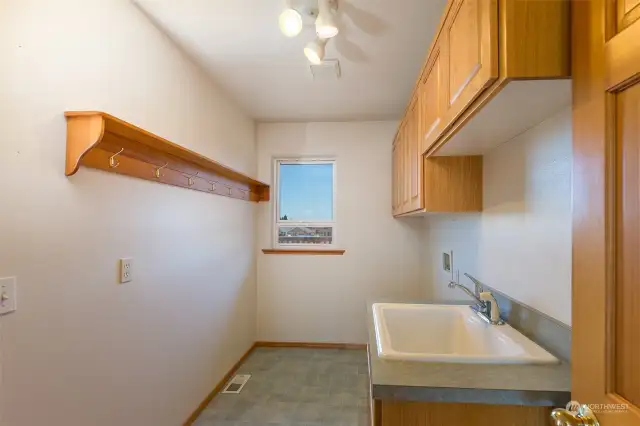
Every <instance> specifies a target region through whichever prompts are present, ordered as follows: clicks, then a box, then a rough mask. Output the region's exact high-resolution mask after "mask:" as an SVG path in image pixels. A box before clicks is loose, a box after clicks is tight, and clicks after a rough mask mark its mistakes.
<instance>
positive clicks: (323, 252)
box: [262, 249, 345, 256]
mask: <svg viewBox="0 0 640 426" xmlns="http://www.w3.org/2000/svg"><path fill="white" fill-rule="evenodd" d="M262 252H263V253H264V254H293V255H313V256H317V255H320V256H342V255H343V254H344V252H345V251H344V250H322V249H301V250H292V249H262Z"/></svg>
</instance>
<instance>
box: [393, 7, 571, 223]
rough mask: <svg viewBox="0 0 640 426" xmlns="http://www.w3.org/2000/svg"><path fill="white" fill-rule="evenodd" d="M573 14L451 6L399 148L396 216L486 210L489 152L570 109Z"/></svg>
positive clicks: (412, 102) (396, 154) (395, 159)
mask: <svg viewBox="0 0 640 426" xmlns="http://www.w3.org/2000/svg"><path fill="white" fill-rule="evenodd" d="M569 10H570V9H569V0H544V1H540V0H518V1H513V0H449V2H448V3H447V6H446V8H445V12H444V14H443V17H442V18H441V22H440V25H439V27H438V30H437V32H436V34H435V37H434V40H433V42H432V43H431V47H430V49H429V54H428V55H427V58H426V60H425V62H424V65H423V67H422V70H421V72H420V75H419V78H418V81H417V83H416V86H415V89H414V92H413V95H412V96H411V99H410V101H409V103H408V106H407V109H406V111H405V114H404V118H403V119H402V122H401V124H400V126H399V129H398V133H397V134H396V138H395V140H394V143H393V182H392V186H393V203H392V204H393V205H392V210H393V215H394V216H405V215H414V214H422V213H426V212H461V211H481V210H482V155H483V154H484V153H485V152H486V151H487V150H488V149H490V148H491V147H493V146H496V145H497V144H499V143H501V142H504V141H506V140H508V139H509V138H510V137H513V136H515V135H516V134H517V133H518V132H520V131H523V130H525V129H526V128H527V126H531V125H532V124H536V122H539V121H541V118H546V117H545V116H544V115H545V114H547V116H549V115H551V114H552V113H553V112H555V110H554V108H555V109H559V108H560V106H559V103H561V102H564V101H567V102H570V97H569V99H567V96H565V95H566V94H565V93H564V92H562V90H565V89H564V86H561V85H560V86H559V85H558V83H556V81H559V80H563V79H569V78H570V77H571V74H570V59H571V58H570V50H569V45H570V37H569V29H570V17H569ZM567 87H568V86H567ZM558 88H561V89H562V90H560V89H558ZM436 157H437V159H436ZM434 179H436V181H434Z"/></svg>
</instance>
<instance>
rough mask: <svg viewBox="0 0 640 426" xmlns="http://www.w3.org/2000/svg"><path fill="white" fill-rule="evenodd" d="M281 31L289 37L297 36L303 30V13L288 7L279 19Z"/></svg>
mask: <svg viewBox="0 0 640 426" xmlns="http://www.w3.org/2000/svg"><path fill="white" fill-rule="evenodd" d="M278 23H279V24H280V31H282V33H283V34H284V35H286V36H287V37H295V36H297V35H298V34H300V32H301V31H302V15H300V12H298V11H297V10H295V9H291V8H287V9H285V10H284V11H283V12H282V13H281V14H280V18H279V19H278Z"/></svg>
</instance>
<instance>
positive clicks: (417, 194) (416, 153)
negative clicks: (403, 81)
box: [408, 98, 422, 211]
mask: <svg viewBox="0 0 640 426" xmlns="http://www.w3.org/2000/svg"><path fill="white" fill-rule="evenodd" d="M419 113H420V99H419V98H416V100H415V101H414V104H413V106H412V107H411V108H410V110H409V114H410V115H409V120H410V121H409V125H408V137H409V161H410V168H409V170H408V171H409V172H410V173H409V180H410V193H409V211H416V210H419V209H421V208H422V173H421V171H422V167H421V164H422V162H421V161H420V160H421V159H422V144H421V138H420V137H419V124H420V123H419V117H420V114H419Z"/></svg>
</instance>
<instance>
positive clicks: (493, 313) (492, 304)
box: [449, 273, 504, 325]
mask: <svg viewBox="0 0 640 426" xmlns="http://www.w3.org/2000/svg"><path fill="white" fill-rule="evenodd" d="M464 275H465V277H467V278H469V279H470V280H471V281H472V282H473V284H475V292H472V291H471V290H469V289H468V288H467V287H465V286H463V285H462V284H460V283H458V282H456V281H450V282H449V288H456V287H457V288H459V289H460V290H462V291H464V292H465V293H467V295H469V297H471V298H472V299H475V300H476V302H477V303H476V304H475V305H471V306H470V308H471V310H472V311H474V312H475V313H476V314H477V315H478V316H479V317H480V318H482V319H483V320H484V321H486V322H488V323H489V324H491V325H503V324H504V321H503V320H502V319H501V318H500V307H499V306H498V302H497V301H496V298H495V297H494V296H493V294H492V293H491V292H490V291H483V288H482V283H481V282H480V281H478V280H477V279H475V278H474V277H472V276H471V275H469V274H467V273H465V274H464Z"/></svg>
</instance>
